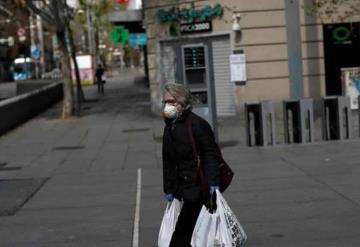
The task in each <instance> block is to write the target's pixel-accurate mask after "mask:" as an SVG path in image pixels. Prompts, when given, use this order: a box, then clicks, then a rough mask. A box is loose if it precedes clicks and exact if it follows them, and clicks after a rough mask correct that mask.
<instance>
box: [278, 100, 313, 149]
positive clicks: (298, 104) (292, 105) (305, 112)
mask: <svg viewBox="0 0 360 247" xmlns="http://www.w3.org/2000/svg"><path fill="white" fill-rule="evenodd" d="M283 109H284V131H285V133H284V136H285V143H292V142H296V143H306V142H310V143H311V142H314V141H315V128H314V108H313V100H312V99H310V98H307V99H300V100H286V101H284V102H283ZM289 120H290V124H291V126H292V128H290V127H289V126H290V124H289ZM291 132H292V135H291Z"/></svg>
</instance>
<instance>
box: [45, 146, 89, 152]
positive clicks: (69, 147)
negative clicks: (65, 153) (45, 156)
mask: <svg viewBox="0 0 360 247" xmlns="http://www.w3.org/2000/svg"><path fill="white" fill-rule="evenodd" d="M84 148H85V146H59V147H54V148H53V149H52V150H54V151H56V150H79V149H84Z"/></svg>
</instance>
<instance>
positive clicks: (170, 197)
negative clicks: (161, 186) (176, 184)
mask: <svg viewBox="0 0 360 247" xmlns="http://www.w3.org/2000/svg"><path fill="white" fill-rule="evenodd" d="M165 199H166V200H167V201H168V202H172V201H173V200H174V195H173V194H165Z"/></svg>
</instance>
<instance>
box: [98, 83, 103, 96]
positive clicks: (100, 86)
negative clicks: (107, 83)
mask: <svg viewBox="0 0 360 247" xmlns="http://www.w3.org/2000/svg"><path fill="white" fill-rule="evenodd" d="M97 84H98V93H101V94H102V95H104V82H103V81H102V80H101V79H97Z"/></svg>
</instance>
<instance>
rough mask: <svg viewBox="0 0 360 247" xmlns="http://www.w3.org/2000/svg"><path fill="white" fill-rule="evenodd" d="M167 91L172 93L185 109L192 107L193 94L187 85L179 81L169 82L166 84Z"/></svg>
mask: <svg viewBox="0 0 360 247" xmlns="http://www.w3.org/2000/svg"><path fill="white" fill-rule="evenodd" d="M164 90H165V92H168V93H169V94H171V95H172V96H173V97H174V98H175V100H176V101H177V102H178V103H179V104H180V105H181V106H182V107H184V108H185V109H188V108H191V107H192V100H193V98H192V95H191V92H190V90H189V88H187V87H186V86H184V85H182V84H177V83H167V84H165V86H164Z"/></svg>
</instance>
